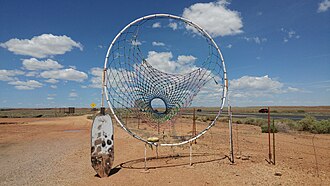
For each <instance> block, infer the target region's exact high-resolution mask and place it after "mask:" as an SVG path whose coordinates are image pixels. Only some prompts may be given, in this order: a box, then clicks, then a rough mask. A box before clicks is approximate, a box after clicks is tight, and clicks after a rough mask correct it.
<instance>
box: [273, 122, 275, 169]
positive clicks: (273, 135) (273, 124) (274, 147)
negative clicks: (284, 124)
mask: <svg viewBox="0 0 330 186" xmlns="http://www.w3.org/2000/svg"><path fill="white" fill-rule="evenodd" d="M273 164H274V165H275V121H274V119H273Z"/></svg>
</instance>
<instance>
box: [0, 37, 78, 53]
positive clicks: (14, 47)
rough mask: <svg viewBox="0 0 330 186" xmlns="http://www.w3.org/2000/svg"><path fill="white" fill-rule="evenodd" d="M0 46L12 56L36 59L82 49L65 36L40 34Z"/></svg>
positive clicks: (13, 40)
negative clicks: (25, 56) (12, 54)
mask: <svg viewBox="0 0 330 186" xmlns="http://www.w3.org/2000/svg"><path fill="white" fill-rule="evenodd" d="M0 46H1V47H3V48H6V49H8V50H9V51H11V52H13V53H14V54H19V55H27V56H32V57H36V58H45V57H48V56H54V55H59V54H64V53H66V52H69V51H71V50H72V49H73V48H74V47H76V48H79V49H80V50H82V49H83V46H82V44H80V43H79V42H76V41H74V40H72V39H71V38H70V37H68V36H66V35H62V36H56V35H53V34H42V35H40V36H35V37H33V38H32V39H17V38H14V39H10V40H9V41H7V42H5V43H0Z"/></svg>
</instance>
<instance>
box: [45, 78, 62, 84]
mask: <svg viewBox="0 0 330 186" xmlns="http://www.w3.org/2000/svg"><path fill="white" fill-rule="evenodd" d="M45 82H47V83H52V84H55V83H58V82H59V81H58V80H56V79H47V80H45Z"/></svg>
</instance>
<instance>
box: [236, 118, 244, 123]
mask: <svg viewBox="0 0 330 186" xmlns="http://www.w3.org/2000/svg"><path fill="white" fill-rule="evenodd" d="M235 122H236V123H237V124H242V123H243V122H242V121H241V120H240V119H238V120H236V121H235Z"/></svg>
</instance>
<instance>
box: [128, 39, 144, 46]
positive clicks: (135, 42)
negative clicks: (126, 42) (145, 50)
mask: <svg viewBox="0 0 330 186" xmlns="http://www.w3.org/2000/svg"><path fill="white" fill-rule="evenodd" d="M131 44H132V45H133V46H138V45H142V43H141V42H140V41H138V40H132V42H131Z"/></svg>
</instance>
